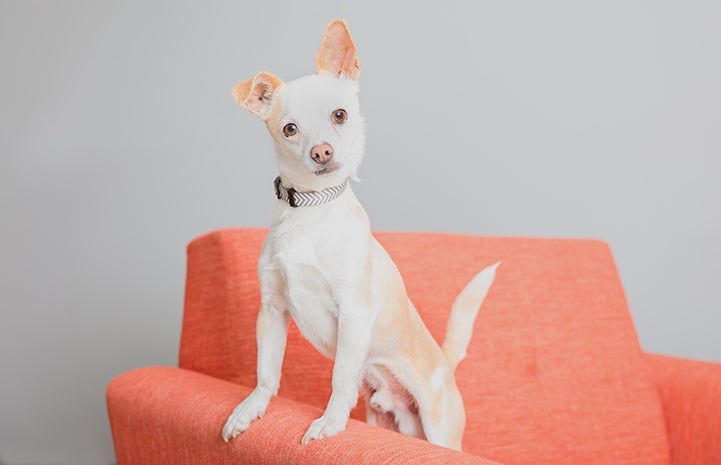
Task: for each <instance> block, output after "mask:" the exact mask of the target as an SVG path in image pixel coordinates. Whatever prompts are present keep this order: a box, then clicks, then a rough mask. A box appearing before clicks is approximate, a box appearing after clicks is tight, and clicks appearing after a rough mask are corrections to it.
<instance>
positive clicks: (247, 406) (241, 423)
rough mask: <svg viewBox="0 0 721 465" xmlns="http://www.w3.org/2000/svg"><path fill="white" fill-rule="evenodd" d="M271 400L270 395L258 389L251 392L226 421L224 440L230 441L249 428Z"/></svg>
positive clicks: (261, 414)
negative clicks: (261, 392)
mask: <svg viewBox="0 0 721 465" xmlns="http://www.w3.org/2000/svg"><path fill="white" fill-rule="evenodd" d="M269 402H270V397H269V396H265V395H263V394H260V393H258V392H257V391H253V392H251V393H250V395H249V396H248V397H247V398H246V399H245V400H244V401H243V402H241V403H240V404H238V406H237V407H235V408H234V409H233V413H232V414H231V415H230V416H229V417H228V421H227V422H225V426H224V427H223V440H224V441H225V442H228V441H230V440H231V439H235V438H237V437H238V435H239V434H240V433H242V432H243V431H245V430H247V429H248V426H250V423H251V422H252V421H253V420H255V419H256V418H260V417H261V416H263V414H264V413H265V409H266V408H267V407H268V403H269Z"/></svg>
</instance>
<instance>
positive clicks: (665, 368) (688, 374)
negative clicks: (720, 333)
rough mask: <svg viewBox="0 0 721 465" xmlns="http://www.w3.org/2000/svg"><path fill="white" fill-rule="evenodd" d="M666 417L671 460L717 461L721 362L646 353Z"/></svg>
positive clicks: (720, 459) (682, 463)
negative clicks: (720, 363)
mask: <svg viewBox="0 0 721 465" xmlns="http://www.w3.org/2000/svg"><path fill="white" fill-rule="evenodd" d="M646 358H647V361H648V365H649V368H650V372H651V375H652V376H653V378H654V379H655V381H656V385H657V386H658V391H659V394H660V396H661V402H662V404H663V411H664V416H665V417H666V429H667V431H668V437H669V444H670V446H671V463H672V464H673V465H692V464H701V463H721V365H719V364H716V363H709V362H700V361H695V360H687V359H682V358H676V357H669V356H665V355H656V354H646Z"/></svg>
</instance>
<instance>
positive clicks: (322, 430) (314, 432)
mask: <svg viewBox="0 0 721 465" xmlns="http://www.w3.org/2000/svg"><path fill="white" fill-rule="evenodd" d="M347 421H348V418H347V417H346V418H342V419H328V418H326V416H325V415H323V416H322V417H320V418H318V419H317V420H315V421H314V422H313V423H311V424H310V428H308V431H306V432H305V436H303V439H302V440H301V441H300V442H301V444H308V443H309V442H311V441H313V440H316V439H323V438H328V437H330V436H334V435H336V434H338V433H340V432H342V431H345V424H346V422H347Z"/></svg>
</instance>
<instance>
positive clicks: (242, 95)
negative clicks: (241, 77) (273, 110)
mask: <svg viewBox="0 0 721 465" xmlns="http://www.w3.org/2000/svg"><path fill="white" fill-rule="evenodd" d="M282 84H283V81H282V80H281V79H280V78H279V77H277V76H274V75H272V74H270V73H266V72H260V73H258V74H256V75H255V76H254V77H253V78H252V79H248V80H247V81H243V82H241V83H240V84H238V85H236V86H235V87H233V88H232V89H231V90H230V93H231V94H232V95H233V98H234V99H235V101H236V102H238V105H243V106H244V107H245V109H246V110H248V111H249V112H251V113H255V114H256V115H258V116H260V117H261V119H265V115H266V112H267V110H268V108H270V102H271V101H272V100H273V94H274V93H275V91H276V90H278V88H279V87H280V86H281V85H282Z"/></svg>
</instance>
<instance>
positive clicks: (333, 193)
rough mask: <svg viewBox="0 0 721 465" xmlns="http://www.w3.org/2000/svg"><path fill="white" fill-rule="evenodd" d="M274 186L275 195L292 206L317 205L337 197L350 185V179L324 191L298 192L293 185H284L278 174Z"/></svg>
mask: <svg viewBox="0 0 721 465" xmlns="http://www.w3.org/2000/svg"><path fill="white" fill-rule="evenodd" d="M273 186H274V187H275V196H276V197H277V198H278V199H279V200H283V201H284V202H286V203H288V205H290V206H291V207H315V206H317V205H323V204H324V203H328V202H330V201H331V200H335V199H337V198H338V197H339V196H340V195H341V194H342V193H343V192H344V191H345V188H346V187H347V186H348V180H347V179H346V180H345V181H343V184H339V185H337V186H333V187H329V188H327V189H323V190H322V191H317V192H316V191H311V192H298V191H297V190H295V189H293V188H292V187H291V188H290V189H288V188H286V187H285V186H283V183H282V182H281V180H280V176H278V177H277V178H275V181H273Z"/></svg>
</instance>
